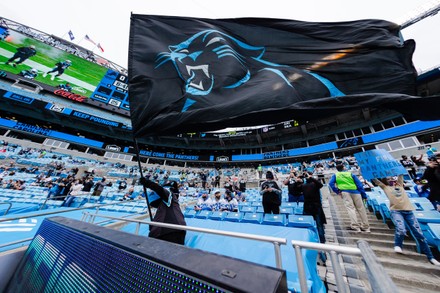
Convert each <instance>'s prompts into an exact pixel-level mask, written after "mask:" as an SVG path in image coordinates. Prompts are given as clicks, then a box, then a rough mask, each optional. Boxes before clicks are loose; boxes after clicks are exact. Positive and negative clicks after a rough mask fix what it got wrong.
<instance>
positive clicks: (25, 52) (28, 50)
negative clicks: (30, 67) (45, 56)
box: [5, 45, 37, 67]
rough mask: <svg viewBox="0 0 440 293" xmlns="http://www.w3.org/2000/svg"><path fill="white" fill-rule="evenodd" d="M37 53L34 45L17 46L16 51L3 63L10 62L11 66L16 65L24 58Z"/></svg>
mask: <svg viewBox="0 0 440 293" xmlns="http://www.w3.org/2000/svg"><path fill="white" fill-rule="evenodd" d="M35 54H37V50H35V46H34V45H30V46H28V47H19V48H17V52H15V54H14V55H13V56H12V57H11V58H9V59H8V61H6V63H5V64H9V63H11V65H12V66H14V67H16V66H17V65H18V64H21V63H23V62H24V61H25V60H26V59H28V58H30V57H32V56H35ZM16 59H18V61H17V62H15V63H13V61H14V60H16Z"/></svg>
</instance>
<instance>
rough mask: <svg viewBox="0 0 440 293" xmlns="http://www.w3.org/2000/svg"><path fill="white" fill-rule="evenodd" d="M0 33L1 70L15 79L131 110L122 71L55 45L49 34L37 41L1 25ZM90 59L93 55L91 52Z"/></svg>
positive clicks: (125, 79) (125, 80)
mask: <svg viewBox="0 0 440 293" xmlns="http://www.w3.org/2000/svg"><path fill="white" fill-rule="evenodd" d="M0 36H1V38H0V72H1V71H3V72H6V73H12V74H15V75H16V78H19V79H22V80H26V81H29V82H32V83H34V84H36V85H40V86H42V88H43V89H48V87H49V88H50V89H63V90H65V91H68V92H70V93H72V94H75V95H78V96H80V97H85V98H89V99H91V100H95V101H99V102H101V103H103V104H106V105H107V104H108V105H111V106H114V107H117V108H121V109H124V110H129V109H130V107H129V103H128V84H127V80H128V78H127V76H125V75H124V74H121V73H119V72H117V71H114V70H112V69H109V68H106V67H104V66H101V65H99V64H96V63H94V62H91V61H88V60H86V59H84V58H82V57H79V56H77V55H75V54H74V53H75V51H74V50H73V49H72V50H71V51H72V53H68V52H66V51H65V50H61V49H59V48H56V47H55V46H54V45H55V44H56V42H55V41H54V39H50V37H49V38H43V37H40V38H39V39H40V40H37V39H36V38H32V37H29V36H27V35H26V34H24V33H21V32H18V31H15V30H11V29H9V28H8V29H6V28H1V30H0ZM90 58H95V57H94V55H93V54H90ZM103 60H104V59H103ZM13 77H15V76H13ZM50 89H48V90H50ZM55 94H56V93H55Z"/></svg>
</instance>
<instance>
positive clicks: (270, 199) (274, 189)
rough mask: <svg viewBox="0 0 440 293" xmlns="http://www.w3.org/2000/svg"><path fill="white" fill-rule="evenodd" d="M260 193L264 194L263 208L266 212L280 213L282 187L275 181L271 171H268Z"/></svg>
mask: <svg viewBox="0 0 440 293" xmlns="http://www.w3.org/2000/svg"><path fill="white" fill-rule="evenodd" d="M260 194H261V195H262V196H263V209H264V213H265V214H270V213H273V214H279V213H280V205H281V189H280V188H279V187H278V184H277V183H276V182H275V181H274V177H273V174H272V172H271V171H267V173H266V181H264V182H263V184H261V191H260Z"/></svg>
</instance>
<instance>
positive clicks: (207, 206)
mask: <svg viewBox="0 0 440 293" xmlns="http://www.w3.org/2000/svg"><path fill="white" fill-rule="evenodd" d="M212 204H213V201H212V199H211V198H210V197H209V195H208V192H207V191H206V190H203V191H202V196H201V197H200V198H199V199H198V200H197V204H196V205H195V206H194V209H195V210H196V211H200V210H208V211H210V210H212Z"/></svg>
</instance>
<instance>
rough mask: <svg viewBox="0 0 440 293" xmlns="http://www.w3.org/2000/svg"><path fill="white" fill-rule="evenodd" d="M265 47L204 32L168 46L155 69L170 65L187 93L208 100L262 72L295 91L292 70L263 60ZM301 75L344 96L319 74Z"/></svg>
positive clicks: (220, 33)
mask: <svg viewBox="0 0 440 293" xmlns="http://www.w3.org/2000/svg"><path fill="white" fill-rule="evenodd" d="M264 53H265V48H264V47H256V46H252V45H249V44H246V43H244V42H242V41H240V40H238V39H236V38H234V37H232V36H229V35H227V34H225V33H223V32H220V31H217V30H204V31H201V32H199V33H196V34H194V35H193V36H191V37H190V38H188V39H187V40H185V41H183V42H181V43H180V44H177V45H171V46H169V52H162V53H159V54H158V57H157V59H156V64H157V65H156V67H155V68H156V69H157V68H160V67H162V65H164V64H166V63H168V62H171V63H172V64H173V66H174V68H175V69H176V71H177V73H178V75H179V76H180V78H181V79H182V80H183V81H184V89H185V92H186V93H187V94H188V95H190V96H192V97H197V96H208V95H209V94H210V93H211V92H212V90H213V89H214V88H216V89H234V88H238V87H241V86H243V85H245V84H246V83H247V82H248V81H249V80H251V78H252V77H253V76H255V75H256V74H258V73H260V72H269V73H271V74H275V75H276V76H277V77H278V78H279V80H280V81H281V82H280V84H283V85H285V86H287V87H290V88H293V87H294V86H293V82H292V81H293V80H292V76H294V77H295V78H297V76H298V74H290V77H289V76H287V75H286V72H288V71H289V70H290V71H291V70H292V67H290V66H287V65H282V64H276V63H272V62H270V61H267V60H264V59H263V55H264ZM296 71H299V72H300V73H301V74H299V75H300V76H301V75H307V76H308V77H309V78H310V76H313V78H314V79H317V80H319V81H320V82H321V83H322V84H323V85H324V86H325V87H326V88H327V89H328V91H329V92H330V95H331V96H341V95H344V94H343V93H342V92H341V91H339V90H338V89H337V88H336V87H335V86H334V85H333V83H332V82H331V81H329V80H328V79H326V78H324V77H322V76H319V75H318V74H316V73H311V72H307V71H304V70H298V69H296ZM194 103H196V101H195V100H194V98H187V100H186V103H185V105H184V107H183V109H182V112H185V111H186V110H187V109H188V108H189V107H191V106H192V105H193V104H194Z"/></svg>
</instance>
